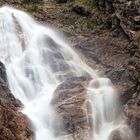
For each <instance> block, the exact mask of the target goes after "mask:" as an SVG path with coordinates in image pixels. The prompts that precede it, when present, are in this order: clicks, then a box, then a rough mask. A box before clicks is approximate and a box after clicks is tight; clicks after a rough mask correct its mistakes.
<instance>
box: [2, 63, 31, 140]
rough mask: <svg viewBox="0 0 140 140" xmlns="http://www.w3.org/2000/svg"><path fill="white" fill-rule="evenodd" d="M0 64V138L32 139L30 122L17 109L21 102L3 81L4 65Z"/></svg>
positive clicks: (13, 139) (14, 139)
mask: <svg viewBox="0 0 140 140" xmlns="http://www.w3.org/2000/svg"><path fill="white" fill-rule="evenodd" d="M0 64H1V67H0V72H2V74H3V75H0V76H1V77H0V140H23V139H24V140H32V138H33V133H32V131H31V129H30V122H29V121H28V119H27V117H26V116H25V115H24V114H22V113H21V112H19V111H18V110H19V108H20V107H21V102H20V101H19V100H17V99H15V97H14V96H13V94H12V93H11V92H10V90H9V89H8V87H7V84H6V83H5V82H4V80H5V76H4V75H6V73H5V69H3V68H4V65H3V64H2V63H0ZM3 76H4V80H3V79H2V78H3Z"/></svg>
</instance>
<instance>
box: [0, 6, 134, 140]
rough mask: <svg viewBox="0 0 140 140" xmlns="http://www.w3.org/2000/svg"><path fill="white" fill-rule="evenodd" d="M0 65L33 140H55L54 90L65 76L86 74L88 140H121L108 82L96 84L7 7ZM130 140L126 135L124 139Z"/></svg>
mask: <svg viewBox="0 0 140 140" xmlns="http://www.w3.org/2000/svg"><path fill="white" fill-rule="evenodd" d="M0 61H2V62H3V63H4V64H5V66H6V69H7V77H8V82H9V87H10V89H11V91H12V93H13V94H14V96H15V97H16V98H17V99H19V100H20V101H21V102H22V103H23V106H24V107H23V109H22V110H21V111H22V112H23V113H25V114H26V115H27V116H28V117H29V119H30V120H31V122H32V125H33V129H34V132H35V140H56V139H57V138H56V137H55V135H54V131H57V130H55V128H53V121H54V118H55V115H56V114H55V111H54V110H53V109H52V107H51V105H50V102H51V100H52V97H53V93H54V90H55V89H56V87H57V85H58V84H60V83H61V82H63V80H64V79H65V77H66V76H68V75H74V76H83V75H85V74H87V73H88V74H90V76H91V77H92V78H93V79H94V80H93V81H92V82H91V84H90V85H89V87H88V89H87V92H88V95H89V98H88V100H90V102H91V104H92V106H93V118H94V119H93V120H94V122H93V126H94V132H93V140H111V139H110V138H109V137H110V135H111V133H112V131H114V130H116V129H118V130H120V131H121V132H122V134H123V133H124V132H123V131H124V129H126V128H127V126H126V125H125V124H124V123H123V122H121V121H117V119H116V113H115V110H116V108H117V107H116V104H115V102H114V101H115V95H116V94H115V91H114V89H113V87H112V85H111V84H110V82H109V80H108V79H105V78H99V77H98V76H97V75H96V74H95V72H94V71H93V70H92V69H91V68H89V67H88V66H87V65H86V64H85V63H83V62H82V61H81V60H80V58H79V56H78V55H77V54H76V53H75V52H74V51H73V50H72V49H71V48H70V47H69V45H68V44H67V43H66V42H65V41H64V40H63V39H61V35H60V33H56V32H55V31H53V30H52V29H51V28H49V27H44V26H42V25H40V24H38V23H37V22H36V21H35V20H34V19H32V18H31V17H30V16H28V15H27V14H26V13H24V12H22V11H19V10H16V9H13V8H10V7H2V8H0ZM113 105H115V106H113ZM116 121H117V122H116ZM115 122H116V123H115ZM127 129H128V128H127ZM128 130H129V129H128ZM129 138H130V139H129ZM131 138H132V137H131V133H130V136H128V137H127V138H126V139H127V140H132V139H131Z"/></svg>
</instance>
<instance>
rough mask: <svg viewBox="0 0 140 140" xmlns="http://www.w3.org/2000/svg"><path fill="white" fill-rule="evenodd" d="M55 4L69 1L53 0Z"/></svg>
mask: <svg viewBox="0 0 140 140" xmlns="http://www.w3.org/2000/svg"><path fill="white" fill-rule="evenodd" d="M54 1H55V2H57V3H66V2H68V1H69V0H54Z"/></svg>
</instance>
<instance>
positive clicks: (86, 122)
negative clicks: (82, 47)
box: [52, 77, 92, 140]
mask: <svg viewBox="0 0 140 140" xmlns="http://www.w3.org/2000/svg"><path fill="white" fill-rule="evenodd" d="M89 80H90V79H89V78H86V77H71V78H68V79H67V80H65V81H64V82H63V83H62V84H60V85H59V86H58V87H57V89H56V91H55V93H54V97H53V100H52V105H53V107H54V108H55V109H56V111H57V114H58V116H59V118H60V119H61V121H62V122H63V124H64V126H63V129H62V130H60V131H62V132H61V133H64V132H63V131H66V132H65V133H68V134H71V135H72V136H73V138H74V139H76V140H79V139H80V140H85V139H90V138H91V135H92V115H91V114H92V113H91V106H90V103H89V102H88V100H87V94H86V90H85V89H86V86H87V85H88V83H89Z"/></svg>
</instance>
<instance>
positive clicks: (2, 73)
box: [0, 62, 7, 82]
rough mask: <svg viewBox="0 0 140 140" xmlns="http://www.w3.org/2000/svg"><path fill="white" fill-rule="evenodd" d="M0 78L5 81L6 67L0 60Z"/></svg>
mask: <svg viewBox="0 0 140 140" xmlns="http://www.w3.org/2000/svg"><path fill="white" fill-rule="evenodd" d="M0 78H1V79H2V80H4V81H5V82H7V77H6V69H5V66H4V64H3V63H2V62H0Z"/></svg>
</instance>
